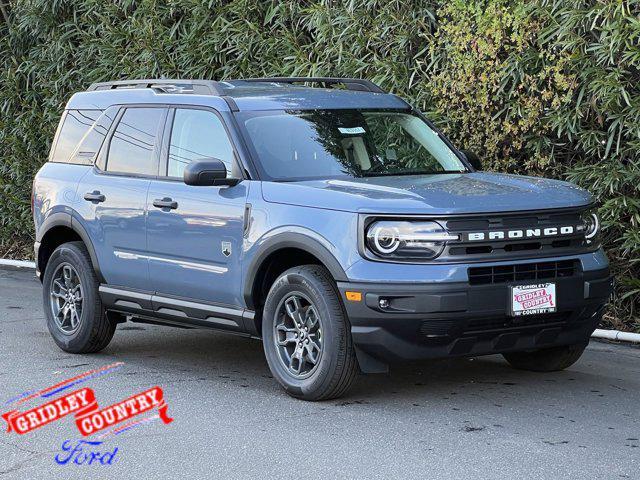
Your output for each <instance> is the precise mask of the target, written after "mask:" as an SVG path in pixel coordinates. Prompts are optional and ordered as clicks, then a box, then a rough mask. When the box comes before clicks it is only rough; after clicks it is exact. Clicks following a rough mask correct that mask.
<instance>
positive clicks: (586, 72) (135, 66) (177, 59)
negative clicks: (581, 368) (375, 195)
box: [0, 0, 640, 328]
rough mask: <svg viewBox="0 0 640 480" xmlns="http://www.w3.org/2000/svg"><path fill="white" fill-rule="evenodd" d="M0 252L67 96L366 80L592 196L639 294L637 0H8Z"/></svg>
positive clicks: (522, 168) (26, 233) (517, 167)
mask: <svg viewBox="0 0 640 480" xmlns="http://www.w3.org/2000/svg"><path fill="white" fill-rule="evenodd" d="M0 62H1V67H2V68H1V70H0V195H1V196H0V254H2V255H7V254H8V255H13V256H27V255H29V252H30V249H31V243H32V241H33V238H32V237H33V233H32V225H31V218H30V212H29V201H30V200H29V197H30V195H29V191H30V186H31V179H32V178H33V175H34V173H35V172H36V171H37V170H38V168H39V167H40V165H41V164H42V162H44V161H45V159H46V156H47V152H48V149H49V144H50V141H51V138H52V136H53V133H54V131H55V127H56V123H57V120H58V117H59V115H60V112H61V110H62V108H63V106H64V103H65V101H66V100H67V99H68V97H69V96H70V95H71V94H72V93H73V92H75V91H78V90H83V89H85V88H86V87H87V86H88V84H89V83H91V82H94V81H103V80H111V79H117V78H134V77H160V76H165V77H185V78H189V77H191V78H215V79H225V78H234V77H235V78H238V77H246V76H265V75H301V76H305V75H332V76H334V75H335V76H354V77H363V78H369V79H372V80H374V81H376V82H378V83H380V84H381V85H382V86H383V87H385V88H387V89H389V90H391V91H393V92H394V93H397V94H399V95H401V96H403V97H405V98H407V99H408V100H410V101H412V102H413V103H414V104H416V105H418V106H419V107H420V108H421V109H423V110H425V111H427V112H428V113H429V114H430V115H431V116H432V117H433V118H434V120H436V121H437V122H438V124H439V125H440V126H441V127H442V128H443V129H444V131H445V132H446V133H447V134H448V135H449V136H451V137H452V138H453V139H454V140H455V141H456V143H457V144H459V145H461V146H464V147H465V148H468V149H471V150H475V151H476V152H477V153H479V154H480V155H481V156H482V157H483V158H484V160H485V162H486V165H487V166H488V167H489V168H490V169H493V170H499V171H507V172H514V173H522V174H531V175H545V176H550V177H556V178H564V179H569V180H571V181H573V182H576V183H578V184H580V185H581V186H583V187H585V188H587V189H589V190H590V191H591V192H592V193H594V194H595V195H596V197H597V198H598V201H599V205H600V214H601V216H602V218H603V220H604V222H603V223H604V227H605V231H604V238H605V247H606V248H607V251H608V254H609V257H610V259H611V260H612V263H613V268H614V272H615V273H616V277H617V280H618V288H617V300H616V302H615V303H614V308H615V310H614V311H613V312H612V313H613V315H611V316H610V318H611V321H612V322H614V323H615V325H616V326H619V327H620V326H622V323H621V322H626V325H627V326H628V327H631V328H633V327H634V326H635V327H636V328H637V327H638V326H637V325H635V320H634V319H636V318H637V316H638V314H637V309H638V307H639V304H638V303H639V302H638V298H639V297H640V279H639V271H640V254H639V253H638V252H639V251H640V187H639V185H640V94H639V89H640V87H639V85H640V0H533V1H526V0H472V1H463V0H448V1H444V0H417V1H414V2H407V1H399V0H349V1H341V2H339V1H336V0H305V1H293V0H287V1H275V0H268V1H267V0H265V1H260V2H257V1H250V0H234V1H233V2H230V1H226V0H209V1H204V0H166V1H162V2H161V1H157V0H116V1H112V2H105V1H103V0H13V1H9V22H8V23H6V22H2V23H0Z"/></svg>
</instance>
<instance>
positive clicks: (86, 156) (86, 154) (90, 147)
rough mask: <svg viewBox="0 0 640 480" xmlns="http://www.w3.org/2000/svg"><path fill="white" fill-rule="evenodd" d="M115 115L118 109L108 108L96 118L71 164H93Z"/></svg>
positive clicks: (74, 154)
mask: <svg viewBox="0 0 640 480" xmlns="http://www.w3.org/2000/svg"><path fill="white" fill-rule="evenodd" d="M117 113H118V107H110V108H108V109H106V110H105V111H104V113H103V114H102V115H100V117H98V119H97V120H96V122H95V123H94V124H93V127H91V128H90V129H89V131H88V132H87V133H86V135H85V136H84V138H83V139H82V140H81V141H80V144H79V145H78V148H76V150H75V152H74V153H73V155H72V157H73V158H72V160H71V162H72V163H77V164H85V165H91V164H93V162H94V160H95V158H96V155H97V154H98V152H99V151H100V147H101V146H102V143H103V142H104V139H105V137H106V136H107V133H108V132H109V128H110V127H111V124H112V123H113V120H114V119H115V116H116V114H117Z"/></svg>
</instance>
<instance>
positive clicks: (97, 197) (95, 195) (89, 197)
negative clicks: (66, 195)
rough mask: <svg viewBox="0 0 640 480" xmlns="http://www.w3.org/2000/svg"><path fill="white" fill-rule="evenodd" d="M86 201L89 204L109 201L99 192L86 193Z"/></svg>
mask: <svg viewBox="0 0 640 480" xmlns="http://www.w3.org/2000/svg"><path fill="white" fill-rule="evenodd" d="M84 199H85V200H86V201H87V202H93V203H101V202H104V201H105V200H106V199H107V197H105V196H104V195H102V194H101V193H100V191H99V190H94V191H93V192H91V193H85V194H84Z"/></svg>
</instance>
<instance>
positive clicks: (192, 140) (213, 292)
mask: <svg viewBox="0 0 640 480" xmlns="http://www.w3.org/2000/svg"><path fill="white" fill-rule="evenodd" d="M163 143H164V146H163V161H161V165H162V166H161V169H160V175H159V177H158V179H154V180H152V181H151V186H150V188H149V193H148V195H147V209H148V219H147V248H148V251H149V272H150V278H151V282H152V284H153V288H154V290H155V291H156V293H157V294H158V295H159V296H167V295H168V296H173V297H179V298H185V299H191V300H195V301H198V302H206V303H214V304H218V305H222V306H230V307H237V306H239V305H242V299H241V278H242V270H241V257H242V255H241V254H242V239H243V222H244V210H245V202H246V198H247V193H248V188H249V182H248V181H242V182H240V183H238V184H237V185H235V186H232V187H229V186H215V187H214V186H208V187H197V186H190V185H186V184H185V183H183V181H182V173H183V170H184V168H185V166H186V165H188V164H189V163H190V162H192V161H193V160H197V159H200V158H207V157H215V158H218V159H220V160H222V161H223V162H224V163H225V165H226V167H227V175H228V176H239V174H238V173H236V172H238V169H237V166H236V165H237V164H236V163H235V162H236V160H235V153H234V147H233V145H232V142H231V141H230V139H229V135H228V134H227V131H226V129H225V125H224V123H223V121H222V118H221V117H220V116H219V114H218V113H217V112H215V111H213V110H210V109H204V108H186V107H185V108H175V109H171V110H170V112H169V115H168V120H167V126H166V128H165V141H164V142H163ZM163 205H171V206H169V207H167V206H163Z"/></svg>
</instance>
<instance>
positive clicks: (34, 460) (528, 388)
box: [0, 269, 640, 480]
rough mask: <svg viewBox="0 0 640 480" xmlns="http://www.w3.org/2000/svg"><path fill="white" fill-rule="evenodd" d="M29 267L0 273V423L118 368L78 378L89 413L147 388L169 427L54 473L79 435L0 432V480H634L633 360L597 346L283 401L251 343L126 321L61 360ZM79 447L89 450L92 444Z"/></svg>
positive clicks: (435, 368)
mask: <svg viewBox="0 0 640 480" xmlns="http://www.w3.org/2000/svg"><path fill="white" fill-rule="evenodd" d="M41 292H42V291H41V287H40V284H39V282H38V281H37V280H36V279H35V277H34V274H33V271H32V270H6V269H0V413H4V412H6V411H8V410H11V409H14V408H16V409H18V410H21V411H22V410H26V409H29V408H31V407H34V406H37V405H39V404H41V403H43V402H44V400H41V399H40V400H37V401H30V402H25V403H23V404H20V405H17V406H16V403H15V402H11V400H12V399H14V398H15V397H16V396H17V395H20V394H21V393H23V392H26V391H32V390H35V391H37V390H39V389H43V388H45V387H48V386H50V385H53V384H55V383H58V382H61V381H63V380H65V379H67V378H70V377H73V376H75V375H78V374H81V373H83V372H86V371H88V370H91V369H95V368H99V367H102V366H104V365H108V364H111V363H113V362H124V365H122V366H121V367H120V368H118V369H117V370H115V371H114V372H113V373H111V374H106V375H102V376H99V377H96V378H93V379H91V380H90V381H87V382H86V383H84V384H82V386H88V387H91V388H92V389H93V390H94V391H95V394H96V397H97V399H98V402H99V404H100V406H101V407H102V406H107V405H110V404H112V403H116V402H118V401H120V400H123V399H125V398H127V397H129V396H131V395H133V394H135V393H138V392H142V391H143V390H146V389H148V388H150V387H152V386H155V385H158V386H160V387H161V388H162V389H163V390H164V394H165V398H166V402H167V404H168V411H167V413H168V414H169V416H170V417H172V418H173V419H174V420H173V422H171V423H169V424H164V423H162V422H161V421H159V420H157V419H154V420H151V421H149V422H147V423H144V424H139V425H138V426H136V427H135V428H132V429H130V430H127V431H124V432H122V433H120V434H117V435H111V436H108V437H105V438H104V439H102V440H101V441H102V442H103V443H102V444H101V445H98V446H91V447H90V448H91V449H94V450H96V451H101V453H105V452H109V451H111V452H113V451H114V450H115V449H116V448H117V452H116V454H115V455H114V456H113V459H112V463H111V464H106V465H102V464H100V463H99V462H93V463H92V464H90V465H87V464H83V465H76V464H73V463H72V462H69V463H66V464H63V465H60V464H58V463H57V462H56V461H55V458H56V456H57V457H58V458H59V459H62V460H64V459H65V452H64V451H63V449H62V444H63V442H64V441H65V440H69V441H70V442H72V443H73V444H74V445H75V444H76V443H77V441H78V440H79V439H80V435H79V432H78V429H77V428H76V426H75V424H74V421H73V419H72V418H70V417H66V418H63V419H62V420H59V421H57V422H54V423H51V424H49V425H46V426H43V427H42V428H40V429H38V430H34V431H32V432H29V433H26V434H24V435H18V434H16V433H14V432H10V433H5V432H4V426H5V424H4V421H2V424H3V426H2V430H3V431H2V432H0V480H4V479H13V478H24V479H39V478H46V479H51V478H87V479H90V478H140V479H155V478H221V479H235V478H245V479H249V478H260V479H262V480H268V479H280V478H282V479H294V478H300V479H316V478H326V479H342V478H345V479H351V478H354V479H355V478H362V479H377V478H380V479H394V478H402V479H410V478H421V479H422V478H434V479H449V478H453V479H463V478H464V479H467V478H469V479H516V478H524V479H586V478H588V479H616V478H633V479H640V348H637V347H633V346H626V345H614V344H608V343H600V342H594V341H592V342H591V344H590V346H589V348H588V349H587V351H586V352H585V354H584V356H583V357H582V359H581V360H580V361H579V362H578V363H577V364H576V365H574V366H573V367H571V368H569V369H568V370H566V371H564V372H556V373H549V374H539V373H529V372H522V371H517V370H513V369H511V368H510V367H509V366H508V365H507V363H506V362H505V361H504V360H503V359H502V358H501V357H499V356H491V357H482V358H469V359H455V360H446V361H431V362H423V363H419V364H410V365H403V366H400V367H395V368H393V369H392V370H391V372H390V373H389V374H388V375H374V376H360V377H359V378H358V379H357V381H356V384H355V387H354V388H353V389H352V391H351V392H350V393H349V395H348V396H346V397H344V398H341V399H339V400H333V401H328V402H322V403H307V402H303V401H299V400H295V399H292V398H289V397H288V396H287V395H286V394H285V393H283V392H282V391H281V390H280V388H279V386H278V385H277V384H276V382H275V381H274V380H273V379H272V378H271V375H270V372H269V369H268V367H267V364H266V362H265V360H264V356H263V353H262V345H261V343H260V342H259V341H256V340H249V339H245V338H241V337H237V336H231V335H224V334H219V333H215V332H211V331H205V330H183V329H173V328H169V327H159V326H150V325H141V324H134V323H125V324H122V325H119V326H118V329H117V331H116V334H115V336H114V339H113V341H112V342H111V344H110V345H109V346H108V347H107V348H106V349H105V350H104V351H102V352H100V353H98V354H92V355H71V354H67V353H65V352H63V351H61V350H59V349H58V348H57V347H56V345H55V344H54V342H53V341H52V340H51V338H50V336H49V333H48V331H47V328H46V325H45V321H44V316H43V313H42V293H41ZM87 440H97V439H96V438H94V437H93V436H92V437H88V438H87Z"/></svg>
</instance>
